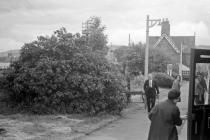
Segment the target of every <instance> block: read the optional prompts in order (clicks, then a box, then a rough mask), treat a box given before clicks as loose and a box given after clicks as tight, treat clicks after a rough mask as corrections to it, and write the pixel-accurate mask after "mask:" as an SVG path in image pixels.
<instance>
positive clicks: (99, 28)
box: [86, 17, 108, 54]
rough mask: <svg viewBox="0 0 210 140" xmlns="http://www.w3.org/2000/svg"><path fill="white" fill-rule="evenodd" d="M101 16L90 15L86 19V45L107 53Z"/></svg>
mask: <svg viewBox="0 0 210 140" xmlns="http://www.w3.org/2000/svg"><path fill="white" fill-rule="evenodd" d="M101 23H102V22H101V18H99V17H91V18H89V19H88V20H87V21H86V24H87V25H88V27H86V28H87V29H86V30H87V32H88V36H87V40H88V46H89V47H91V49H92V51H103V52H104V53H105V54H106V53H107V50H108V48H107V46H106V44H107V35H105V34H104V31H105V29H106V28H105V26H104V25H102V24H101Z"/></svg>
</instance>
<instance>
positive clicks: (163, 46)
mask: <svg viewBox="0 0 210 140" xmlns="http://www.w3.org/2000/svg"><path fill="white" fill-rule="evenodd" d="M149 47H150V48H154V49H158V50H161V51H162V52H165V53H166V55H168V56H169V58H170V60H169V61H170V63H171V64H177V63H180V53H181V48H182V63H183V64H184V65H186V66H189V65H190V49H191V48H194V47H195V36H194V35H193V36H171V35H170V24H169V21H168V20H167V19H166V20H164V21H163V22H162V24H161V35H160V36H149Z"/></svg>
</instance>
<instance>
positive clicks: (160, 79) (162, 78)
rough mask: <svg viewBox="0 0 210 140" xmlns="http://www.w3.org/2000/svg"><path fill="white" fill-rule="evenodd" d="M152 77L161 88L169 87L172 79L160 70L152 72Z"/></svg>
mask: <svg viewBox="0 0 210 140" xmlns="http://www.w3.org/2000/svg"><path fill="white" fill-rule="evenodd" d="M153 78H154V80H155V81H156V82H157V84H158V86H159V87H163V88H171V87H172V84H173V81H174V78H173V77H171V76H169V75H168V74H165V73H161V72H155V73H153Z"/></svg>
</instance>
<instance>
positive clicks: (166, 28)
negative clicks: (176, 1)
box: [161, 18, 170, 36]
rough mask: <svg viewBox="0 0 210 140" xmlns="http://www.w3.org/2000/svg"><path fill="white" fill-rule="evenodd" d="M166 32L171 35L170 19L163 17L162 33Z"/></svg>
mask: <svg viewBox="0 0 210 140" xmlns="http://www.w3.org/2000/svg"><path fill="white" fill-rule="evenodd" d="M163 34H166V35H168V36H170V24H169V21H168V19H167V18H166V19H163V20H162V23H161V35H163Z"/></svg>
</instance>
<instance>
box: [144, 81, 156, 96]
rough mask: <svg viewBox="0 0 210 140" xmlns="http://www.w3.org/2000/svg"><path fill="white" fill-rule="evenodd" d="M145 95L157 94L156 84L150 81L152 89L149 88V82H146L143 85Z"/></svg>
mask: <svg viewBox="0 0 210 140" xmlns="http://www.w3.org/2000/svg"><path fill="white" fill-rule="evenodd" d="M144 91H145V94H146V95H147V94H159V89H158V85H157V83H156V82H155V81H154V80H152V87H150V86H149V80H146V81H145V83H144Z"/></svg>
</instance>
